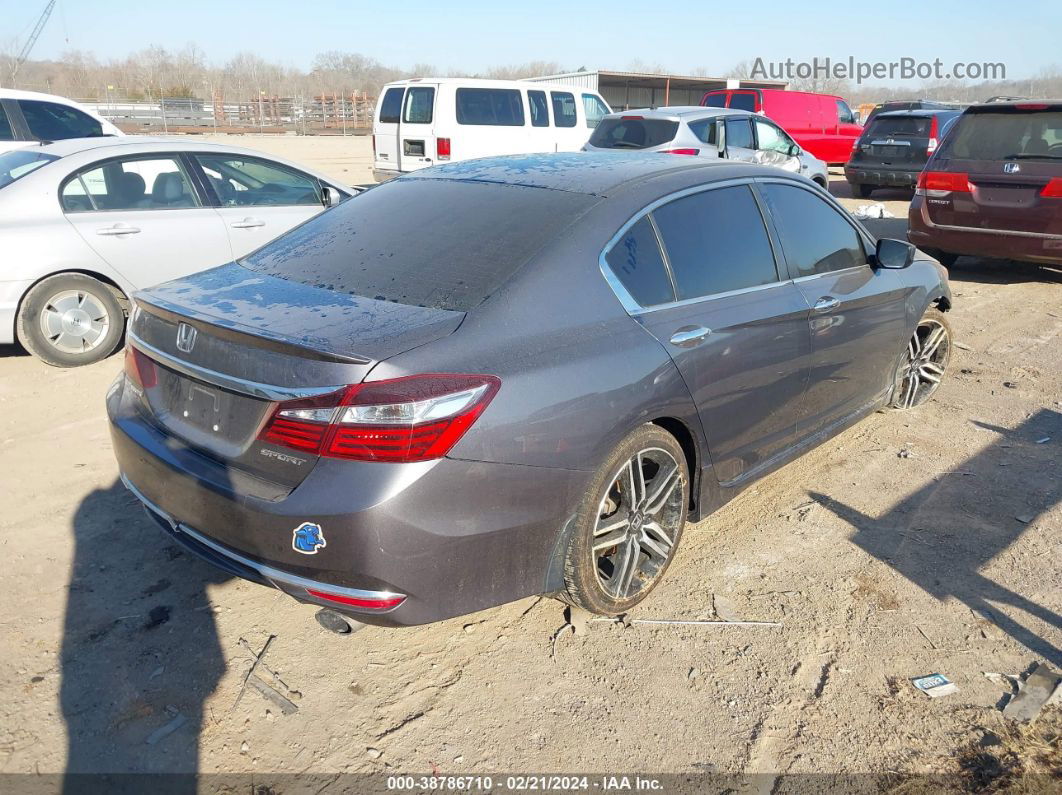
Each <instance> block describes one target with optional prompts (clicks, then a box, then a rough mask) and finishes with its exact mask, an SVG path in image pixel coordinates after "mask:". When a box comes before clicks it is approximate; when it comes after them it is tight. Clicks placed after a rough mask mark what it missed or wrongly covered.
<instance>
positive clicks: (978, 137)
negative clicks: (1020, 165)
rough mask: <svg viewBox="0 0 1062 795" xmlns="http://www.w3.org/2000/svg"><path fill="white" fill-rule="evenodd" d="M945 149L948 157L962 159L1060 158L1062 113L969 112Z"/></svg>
mask: <svg viewBox="0 0 1062 795" xmlns="http://www.w3.org/2000/svg"><path fill="white" fill-rule="evenodd" d="M944 148H945V149H946V150H947V152H946V153H945V154H944V156H945V157H954V158H960V159H963V160H1004V159H1006V158H1008V157H1013V156H1015V155H1018V156H1020V157H1023V158H1028V159H1032V160H1035V159H1037V158H1042V159H1044V160H1053V159H1057V158H1060V157H1062V111H1058V110H1050V111H1024V110H1019V111H1013V110H1007V111H1000V112H988V113H984V112H978V113H969V112H968V113H966V114H964V115H962V116H960V117H959V120H958V123H957V126H956V127H955V129H953V130H952V131H951V134H950V135H948V137H947V138H946V139H945V144H944ZM939 156H940V155H938V157H939Z"/></svg>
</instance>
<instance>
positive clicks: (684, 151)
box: [660, 149, 701, 155]
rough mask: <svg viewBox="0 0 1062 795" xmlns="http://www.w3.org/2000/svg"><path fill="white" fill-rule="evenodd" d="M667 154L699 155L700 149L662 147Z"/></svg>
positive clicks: (662, 151)
mask: <svg viewBox="0 0 1062 795" xmlns="http://www.w3.org/2000/svg"><path fill="white" fill-rule="evenodd" d="M660 151H661V153H662V154H665V155H699V154H700V153H701V150H700V149H662V150H660Z"/></svg>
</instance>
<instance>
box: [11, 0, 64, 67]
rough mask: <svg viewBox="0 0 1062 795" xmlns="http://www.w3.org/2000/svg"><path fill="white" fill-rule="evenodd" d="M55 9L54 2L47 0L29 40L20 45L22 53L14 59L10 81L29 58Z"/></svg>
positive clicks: (53, 0)
mask: <svg viewBox="0 0 1062 795" xmlns="http://www.w3.org/2000/svg"><path fill="white" fill-rule="evenodd" d="M54 8H55V0H48V5H46V6H45V7H44V11H42V12H41V16H40V19H38V20H37V24H36V25H34V26H33V32H32V33H30V35H29V38H28V39H26V43H25V44H24V45H22V51H21V52H19V54H18V57H17V58H16V59H15V67H14V69H12V70H11V79H12V80H13V79H14V78H15V75H17V74H18V70H19V67H21V66H22V64H24V63H25V62H26V59H27V58H29V54H30V50H32V49H33V45H34V44H36V43H37V39H38V38H40V35H41V31H42V30H44V26H45V24H46V23H47V22H48V17H50V16H51V15H52V9H54Z"/></svg>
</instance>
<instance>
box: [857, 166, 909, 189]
mask: <svg viewBox="0 0 1062 795" xmlns="http://www.w3.org/2000/svg"><path fill="white" fill-rule="evenodd" d="M921 173H922V169H921V168H918V169H904V168H892V167H888V166H882V167H880V168H876V167H874V166H848V165H846V166H845V167H844V178H845V179H846V180H848V182H850V183H851V184H853V185H881V186H882V187H889V188H914V187H915V185H916V184H917V183H918V175H919V174H921Z"/></svg>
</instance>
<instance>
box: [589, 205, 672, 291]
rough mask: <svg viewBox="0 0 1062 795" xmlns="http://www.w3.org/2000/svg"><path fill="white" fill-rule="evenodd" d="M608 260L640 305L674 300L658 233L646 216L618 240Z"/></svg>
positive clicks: (606, 257) (608, 255)
mask: <svg viewBox="0 0 1062 795" xmlns="http://www.w3.org/2000/svg"><path fill="white" fill-rule="evenodd" d="M605 260H606V261H607V262H608V266H609V268H610V269H611V270H612V272H613V273H614V274H615V275H616V278H617V279H619V280H620V282H622V284H623V286H624V287H626V288H627V292H629V293H630V294H631V297H632V298H634V300H635V301H637V302H638V304H639V305H641V306H655V305H657V304H666V303H668V302H669V301H674V300H675V292H674V289H673V288H672V286H671V278H670V277H669V276H668V275H667V268H666V267H665V266H664V258H663V257H662V256H661V255H660V245H659V243H658V242H657V239H656V232H654V231H653V226H652V224H651V223H650V222H649V219H648V218H647V217H646V218H642V219H641V220H640V221H638V223H636V224H634V225H633V226H632V227H631V228H630V229H628V230H627V231H626V232H625V233H624V235H623V237H621V238H620V239H619V240H617V241H616V244H615V245H614V246H613V247H612V248H611V249H610V250H609V252H608V254H607V255H606V256H605Z"/></svg>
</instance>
